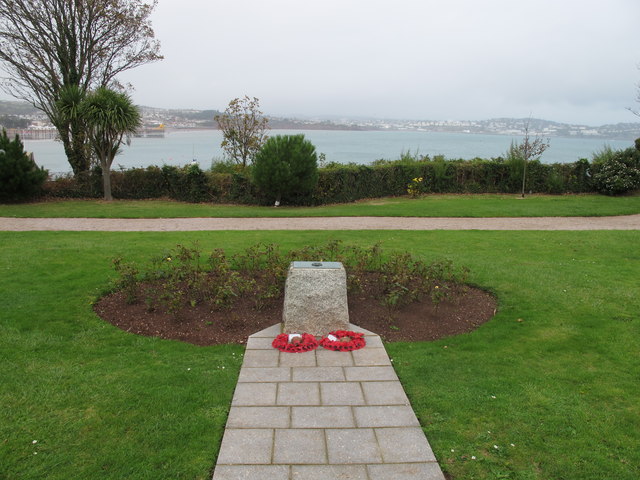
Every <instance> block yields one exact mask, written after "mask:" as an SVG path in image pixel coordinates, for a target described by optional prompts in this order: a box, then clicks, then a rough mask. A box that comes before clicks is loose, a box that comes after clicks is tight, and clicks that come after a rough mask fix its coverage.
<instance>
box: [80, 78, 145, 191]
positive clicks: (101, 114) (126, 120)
mask: <svg viewBox="0 0 640 480" xmlns="http://www.w3.org/2000/svg"><path fill="white" fill-rule="evenodd" d="M80 115H81V116H82V118H83V119H84V121H85V122H86V124H87V127H88V128H87V132H88V137H89V138H88V140H89V144H90V145H91V148H92V150H93V153H94V154H95V155H96V157H97V158H98V159H99V160H100V166H101V167H102V185H103V188H104V199H105V200H107V201H111V200H113V197H112V196H111V164H112V163H113V159H114V158H115V156H116V155H117V153H118V151H119V150H120V145H122V143H123V141H126V143H127V144H129V141H130V138H131V137H130V135H131V134H133V133H135V131H136V130H137V129H138V127H140V125H141V123H142V118H141V116H140V112H139V111H138V109H137V108H136V106H135V105H134V104H133V102H132V101H131V98H130V97H129V96H128V95H127V94H125V93H120V92H116V91H114V90H111V89H109V88H106V87H100V88H98V89H97V90H95V91H94V92H91V93H89V94H87V96H86V97H85V98H84V99H83V100H82V103H81V105H80Z"/></svg>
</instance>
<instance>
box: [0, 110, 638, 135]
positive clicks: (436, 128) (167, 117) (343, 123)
mask: <svg viewBox="0 0 640 480" xmlns="http://www.w3.org/2000/svg"><path fill="white" fill-rule="evenodd" d="M140 110H141V112H142V115H143V121H144V125H145V128H148V129H153V128H156V127H157V126H158V125H164V126H166V128H167V130H185V131H190V130H191V131H196V130H217V124H216V122H215V120H214V117H215V116H216V115H219V114H220V113H221V112H220V111H218V110H195V109H162V108H155V107H146V106H141V107H140ZM3 118H4V119H5V120H6V119H8V118H9V119H10V118H14V119H21V120H28V121H29V122H30V123H31V125H30V126H29V127H27V128H28V129H37V128H43V129H46V128H51V127H52V126H51V125H50V124H49V122H48V120H47V118H46V117H45V116H44V114H43V113H42V112H40V111H39V110H37V109H35V108H34V107H33V106H32V105H30V104H29V103H26V102H17V101H0V120H2V119H3ZM267 118H268V119H269V127H270V128H271V129H272V130H313V131H323V130H325V131H355V132H363V131H399V132H401V131H414V132H426V133H460V134H481V135H505V136H511V137H519V136H522V135H524V127H525V125H526V123H527V122H529V131H530V134H532V135H537V136H542V137H549V138H551V137H561V138H577V139H580V138H584V139H598V140H625V141H633V140H635V139H636V138H638V137H640V122H627V123H617V124H607V125H601V126H597V127H596V126H589V125H580V124H566V123H559V122H553V121H549V120H542V119H536V118H531V119H528V118H493V119H488V120H402V119H374V118H349V117H337V116H336V117H309V118H295V117H290V118H287V117H277V116H269V115H267ZM0 124H1V122H0ZM10 126H11V125H7V127H10Z"/></svg>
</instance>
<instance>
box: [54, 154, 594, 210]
mask: <svg viewBox="0 0 640 480" xmlns="http://www.w3.org/2000/svg"><path fill="white" fill-rule="evenodd" d="M592 170H593V165H592V164H590V163H589V161H588V160H585V159H581V160H579V161H577V162H574V163H569V164H543V163H540V162H538V161H532V162H529V165H528V168H527V187H526V191H527V192H529V191H530V192H532V193H552V194H561V193H589V192H594V191H595V187H594V185H593V182H592ZM521 172H522V165H521V164H518V163H517V162H514V161H508V160H505V159H503V158H493V159H488V160H487V159H480V158H476V159H473V160H444V159H442V158H441V157H436V158H434V159H430V158H428V157H425V158H423V159H416V160H406V159H403V160H398V161H380V162H376V163H375V164H374V165H356V164H348V165H341V164H335V163H333V164H331V165H329V166H328V167H325V168H321V169H319V170H318V175H319V178H318V184H317V186H316V188H315V191H314V194H313V196H312V197H311V199H310V200H308V202H309V203H310V204H312V205H322V204H329V203H346V202H352V201H355V200H359V199H363V198H378V197H387V196H400V195H406V194H407V185H408V184H409V182H411V180H412V179H413V178H417V177H422V178H423V179H424V181H423V182H421V189H422V192H423V193H518V192H519V191H520V189H521V187H522V184H521V182H522V176H521V175H522V174H521ZM100 175H101V172H100V170H99V169H95V170H93V171H92V172H91V173H90V174H88V175H87V176H85V177H82V178H74V177H62V178H58V179H55V180H50V181H48V182H47V183H46V184H45V190H46V193H47V194H48V195H49V196H51V197H58V198H60V197H64V198H79V197H85V198H99V197H100V196H101V195H102V190H101V181H100ZM111 181H112V185H113V195H114V197H115V198H123V199H146V198H172V199H176V200H181V201H187V202H213V203H239V204H257V205H260V204H267V203H268V200H267V199H266V198H264V197H263V196H261V194H260V193H259V192H258V190H257V188H256V187H255V185H254V184H253V183H252V181H251V175H250V172H249V171H245V172H234V173H217V172H211V171H203V170H201V169H200V168H199V167H198V166H197V165H189V166H186V167H181V168H179V167H173V166H167V165H165V166H163V167H155V166H153V167H147V168H133V169H129V170H122V171H115V172H112V180H111Z"/></svg>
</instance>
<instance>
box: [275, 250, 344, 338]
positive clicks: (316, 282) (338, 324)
mask: <svg viewBox="0 0 640 480" xmlns="http://www.w3.org/2000/svg"><path fill="white" fill-rule="evenodd" d="M282 316H283V323H284V333H310V334H312V335H315V336H320V335H326V334H327V333H329V332H330V331H333V330H348V328H349V306H348V304H347V273H346V271H345V269H344V266H343V265H342V263H340V262H292V263H291V265H290V266H289V272H288V274H287V281H286V285H285V291H284V310H283V315H282Z"/></svg>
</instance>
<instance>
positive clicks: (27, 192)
mask: <svg viewBox="0 0 640 480" xmlns="http://www.w3.org/2000/svg"><path fill="white" fill-rule="evenodd" d="M48 175H49V172H48V171H47V170H45V169H44V168H42V167H38V166H37V165H36V163H35V162H34V161H33V158H32V157H31V156H30V155H29V154H28V153H27V152H25V150H24V145H23V144H22V142H21V141H20V137H18V136H17V135H16V137H15V138H14V139H13V140H9V137H8V136H7V132H6V130H2V135H1V136H0V201H2V202H18V201H24V200H28V199H30V198H32V197H34V196H36V195H38V194H39V193H40V192H41V190H42V185H43V184H44V181H45V180H46V179H47V177H48Z"/></svg>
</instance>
